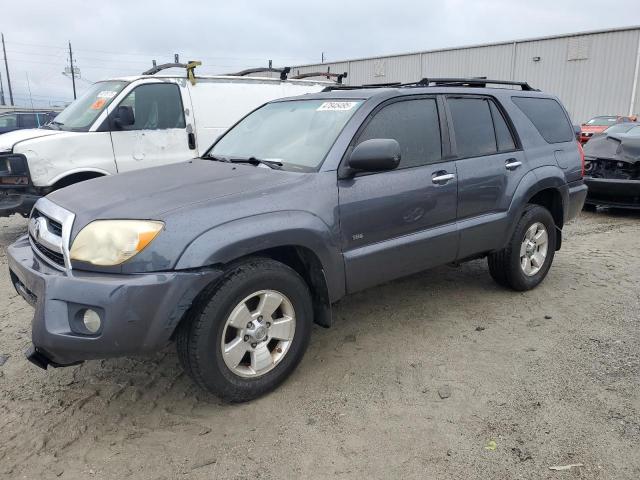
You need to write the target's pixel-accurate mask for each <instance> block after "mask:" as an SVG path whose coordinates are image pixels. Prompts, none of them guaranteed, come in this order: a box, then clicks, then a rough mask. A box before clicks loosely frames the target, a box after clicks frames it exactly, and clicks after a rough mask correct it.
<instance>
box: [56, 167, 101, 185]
mask: <svg viewBox="0 0 640 480" xmlns="http://www.w3.org/2000/svg"><path fill="white" fill-rule="evenodd" d="M105 175H109V172H107V171H105V170H101V169H99V168H86V169H82V170H73V171H71V172H65V173H62V174H60V175H58V176H57V177H54V178H53V180H52V182H51V185H52V186H51V191H54V190H58V189H59V188H64V187H68V186H69V185H73V184H74V183H79V182H83V181H85V180H91V179H92V178H98V177H104V176H105Z"/></svg>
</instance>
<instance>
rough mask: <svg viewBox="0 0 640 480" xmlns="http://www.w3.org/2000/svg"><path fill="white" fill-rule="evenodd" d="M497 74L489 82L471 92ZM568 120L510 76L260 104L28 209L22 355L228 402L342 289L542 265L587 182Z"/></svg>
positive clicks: (293, 349)
mask: <svg viewBox="0 0 640 480" xmlns="http://www.w3.org/2000/svg"><path fill="white" fill-rule="evenodd" d="M487 84H496V85H500V84H507V87H508V88H487ZM582 176H583V160H582V159H581V153H580V149H579V146H578V144H577V142H576V139H575V134H574V131H573V128H572V126H571V122H570V120H569V116H568V114H567V112H566V111H565V109H564V108H563V107H562V105H561V104H560V102H559V101H558V100H557V99H556V98H555V97H553V96H550V95H546V94H543V93H540V92H538V91H536V90H533V89H532V88H531V87H529V85H527V84H526V83H514V82H500V81H489V80H478V79H438V80H433V79H432V80H427V79H425V80H422V81H420V82H417V83H413V84H407V85H392V86H385V87H369V88H364V87H361V88H349V87H341V88H330V89H327V90H326V91H324V92H322V93H318V94H311V95H305V96H301V97H295V98H288V99H282V100H277V101H273V102H270V103H267V104H265V105H263V106H262V107H260V108H258V109H256V110H254V111H253V112H251V113H250V114H249V115H247V116H246V117H245V118H243V119H242V120H240V121H239V122H238V123H237V124H236V125H235V126H234V127H232V128H231V129H230V130H228V131H227V133H226V134H224V135H223V136H222V137H221V138H219V139H218V140H217V141H216V143H215V144H214V145H213V146H212V147H211V149H210V150H209V151H208V153H207V154H206V155H205V156H204V157H203V158H200V159H196V160H193V161H190V162H188V163H187V164H176V165H170V166H164V167H157V168H151V169H147V170H141V171H136V172H131V173H128V174H124V175H118V176H115V177H105V178H99V179H95V180H90V181H87V182H83V183H80V184H77V185H73V186H71V187H68V188H64V189H61V190H59V191H56V192H53V193H52V194H50V195H49V196H48V197H46V198H43V199H41V200H39V201H38V203H37V204H36V205H35V207H34V209H33V211H32V214H31V218H30V221H29V232H28V235H25V236H24V237H22V238H20V239H18V240H17V241H16V242H15V243H14V244H13V245H11V246H10V247H9V250H8V257H9V267H10V271H11V279H12V281H13V284H14V285H15V287H16V289H17V291H18V292H19V293H20V294H21V295H22V296H23V297H24V298H25V299H26V300H27V301H28V302H29V303H31V304H32V305H33V306H34V307H35V316H34V320H33V325H32V339H33V347H32V348H31V349H30V350H29V351H28V352H27V356H28V358H29V360H31V361H32V362H33V363H35V364H36V365H38V366H40V367H43V368H47V366H49V365H51V366H55V367H58V366H63V365H71V364H74V363H77V362H80V361H83V360H89V359H100V358H107V357H115V356H122V355H132V354H139V353H146V352H153V351H157V350H159V349H161V348H163V347H164V346H165V345H166V344H167V343H168V342H170V341H172V340H173V341H175V342H176V344H177V350H178V354H179V358H180V360H181V362H182V365H183V366H184V368H185V370H186V371H187V372H188V373H189V375H190V376H191V377H192V378H193V379H194V380H195V382H196V383H197V384H198V385H200V386H201V387H202V388H204V389H206V390H208V391H211V392H214V393H216V394H218V395H220V396H221V397H223V398H225V399H228V400H231V401H243V400H248V399H252V398H255V397H256V396H259V395H261V394H263V393H265V392H267V391H269V390H272V389H273V388H274V387H275V386H277V385H278V384H279V383H280V382H282V381H283V380H284V379H285V378H286V377H287V376H288V375H289V374H290V373H291V372H292V370H293V369H294V368H295V367H296V365H297V364H298V363H299V362H300V360H301V358H302V356H303V354H304V352H305V349H306V348H307V345H308V343H309V337H310V333H311V326H312V323H313V322H315V323H317V324H320V325H322V326H325V327H329V326H330V325H331V323H332V317H331V305H332V304H333V303H334V302H336V301H338V300H339V299H340V298H342V297H344V296H345V295H347V294H349V293H352V292H355V291H358V290H362V289H364V288H368V287H371V286H373V285H376V284H380V283H382V282H386V281H389V280H392V279H395V278H398V277H401V276H404V275H408V274H412V273H415V272H418V271H420V270H424V269H427V268H431V267H434V266H437V265H442V264H446V263H451V262H463V261H466V260H471V259H477V258H481V257H486V258H487V259H488V264H489V273H490V274H491V276H492V277H493V278H494V279H495V280H496V281H497V282H498V283H499V284H500V285H503V286H505V287H509V288H511V289H514V290H518V291H524V290H529V289H531V288H534V287H535V286H537V285H538V284H539V283H540V282H541V281H542V280H543V279H544V277H545V276H546V275H547V272H548V271H549V268H550V267H551V263H552V261H553V257H554V254H555V252H556V251H557V250H559V249H560V246H561V243H562V227H563V226H564V224H565V223H566V222H567V221H568V220H569V219H571V218H573V217H575V216H576V215H577V214H578V212H579V211H580V210H581V209H582V206H583V203H584V200H585V196H586V193H587V188H586V186H585V185H584V183H583V180H582Z"/></svg>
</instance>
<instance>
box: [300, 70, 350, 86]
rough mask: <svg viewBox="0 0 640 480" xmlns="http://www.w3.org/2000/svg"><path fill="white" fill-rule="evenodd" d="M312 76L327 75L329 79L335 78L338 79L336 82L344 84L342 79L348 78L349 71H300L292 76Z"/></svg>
mask: <svg viewBox="0 0 640 480" xmlns="http://www.w3.org/2000/svg"><path fill="white" fill-rule="evenodd" d="M312 77H326V78H327V79H330V78H335V79H336V83H337V84H338V85H342V80H344V79H345V78H347V72H344V73H331V72H329V71H327V72H310V73H300V74H298V75H296V76H295V77H291V78H292V79H295V80H302V79H303V78H312Z"/></svg>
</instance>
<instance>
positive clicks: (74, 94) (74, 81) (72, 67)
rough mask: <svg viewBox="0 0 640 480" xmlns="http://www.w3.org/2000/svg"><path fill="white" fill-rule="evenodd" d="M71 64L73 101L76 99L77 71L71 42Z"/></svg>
mask: <svg viewBox="0 0 640 480" xmlns="http://www.w3.org/2000/svg"><path fill="white" fill-rule="evenodd" d="M69 63H70V64H71V84H72V85H73V99H74V100H75V99H76V69H75V67H74V66H73V51H72V50H71V42H69Z"/></svg>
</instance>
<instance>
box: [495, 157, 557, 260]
mask: <svg viewBox="0 0 640 480" xmlns="http://www.w3.org/2000/svg"><path fill="white" fill-rule="evenodd" d="M568 201H569V187H568V186H567V183H566V179H565V176H564V173H563V172H562V170H560V168H558V167H554V166H545V167H540V168H538V169H535V170H532V171H531V172H529V174H528V175H527V176H525V177H524V178H523V181H522V182H521V183H520V185H518V190H517V192H516V195H514V198H513V202H512V205H511V208H510V217H511V221H510V222H509V223H510V227H509V231H508V232H507V233H508V234H507V237H506V238H507V239H509V238H511V236H512V235H513V231H514V230H515V226H516V223H517V221H518V219H520V217H522V215H523V214H524V212H525V208H526V206H527V205H529V204H534V205H540V206H541V207H544V208H546V209H547V210H549V212H550V213H551V216H552V217H553V220H554V223H555V226H556V250H560V246H561V245H562V228H563V227H564V223H565V220H566V218H567V209H566V206H567V205H568Z"/></svg>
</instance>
